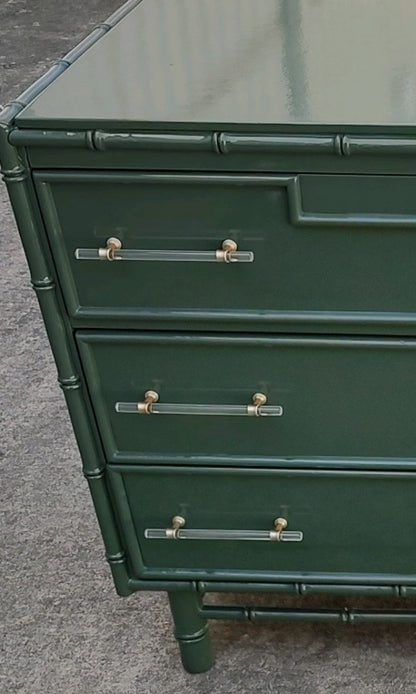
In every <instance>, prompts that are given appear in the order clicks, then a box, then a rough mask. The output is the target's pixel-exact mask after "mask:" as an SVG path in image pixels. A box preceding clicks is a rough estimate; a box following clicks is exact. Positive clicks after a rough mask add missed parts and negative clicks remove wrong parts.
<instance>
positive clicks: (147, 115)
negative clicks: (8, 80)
mask: <svg viewBox="0 0 416 694" xmlns="http://www.w3.org/2000/svg"><path fill="white" fill-rule="evenodd" d="M415 29H416V7H415V4H414V3H413V2H412V0H367V2H362V1H361V0H349V2H345V1H344V0H320V2H312V1H311V0H257V2H253V1H252V0H227V1H226V2H221V1H219V0H158V1H157V2H152V1H151V0H144V1H143V2H142V3H141V4H140V5H139V6H138V7H137V8H136V9H134V10H132V11H131V12H130V13H129V14H128V15H127V17H126V18H125V19H124V20H122V21H121V22H120V23H119V24H118V25H117V26H116V27H115V28H114V29H112V30H111V31H110V32H108V34H107V35H106V36H104V37H103V38H101V39H100V41H98V42H97V43H96V44H95V45H94V46H92V48H90V49H89V50H88V51H87V52H86V53H85V54H84V55H82V56H81V57H80V58H79V59H78V60H77V61H76V62H75V63H74V64H73V65H72V66H71V67H70V68H68V70H66V71H65V73H64V74H63V75H62V76H61V77H60V78H59V79H58V80H57V81H56V82H55V83H54V84H52V85H51V86H50V87H49V88H48V89H47V90H46V91H45V92H44V93H43V94H42V95H41V96H40V97H38V98H37V99H36V100H35V101H34V103H33V104H31V105H30V106H29V107H27V108H26V109H25V110H24V111H23V112H22V114H21V115H20V116H19V117H18V123H19V124H25V125H30V126H42V124H45V123H47V122H50V123H56V124H59V125H63V126H64V127H66V124H71V123H73V122H75V121H83V122H84V123H90V122H93V123H94V124H96V123H97V122H107V123H109V122H111V121H113V124H114V123H116V122H118V123H125V124H143V123H144V124H151V125H152V127H160V124H161V123H162V122H172V123H178V124H180V125H182V126H183V127H187V126H192V125H193V124H195V123H212V122H216V123H228V124H230V127H233V128H236V127H237V128H238V127H239V126H240V127H241V124H245V123H251V124H253V123H254V124H256V125H259V124H260V125H262V124H273V125H274V124H277V125H279V124H293V125H295V126H296V125H297V124H305V123H306V124H315V123H318V124H320V123H351V124H356V123H359V124H382V125H385V126H391V125H408V124H411V125H413V124H414V122H415V117H416V105H415V101H414V97H413V93H414V85H415V80H416V68H415V61H414V35H415ZM155 123H158V124H159V125H155Z"/></svg>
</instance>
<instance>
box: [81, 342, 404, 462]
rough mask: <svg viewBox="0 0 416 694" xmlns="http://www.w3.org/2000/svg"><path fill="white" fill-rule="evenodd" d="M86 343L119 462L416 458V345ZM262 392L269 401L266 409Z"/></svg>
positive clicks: (99, 409) (94, 392)
mask: <svg viewBox="0 0 416 694" xmlns="http://www.w3.org/2000/svg"><path fill="white" fill-rule="evenodd" d="M77 340H78V345H79V349H80V355H81V359H82V362H83V365H84V370H85V376H86V382H87V386H88V389H89V392H90V395H91V398H92V403H93V406H94V409H95V412H96V416H97V420H98V425H99V428H100V431H101V436H102V439H103V442H104V446H105V452H106V455H107V458H108V459H109V460H111V461H119V462H122V461H138V462H139V461H140V462H146V461H152V460H154V461H155V462H157V461H159V460H163V461H167V462H169V461H171V460H173V459H176V461H179V462H180V461H187V462H189V463H192V464H194V463H195V462H200V463H203V464H205V463H206V462H207V461H208V462H209V461H210V460H211V461H213V462H215V464H217V463H218V462H222V463H223V464H227V463H228V464H233V462H232V461H234V462H235V464H244V463H245V464H248V465H265V464H270V465H273V464H277V463H279V464H281V463H282V461H288V460H289V459H290V461H291V463H292V462H293V464H296V462H298V463H299V461H301V462H305V460H307V461H309V462H310V463H316V464H317V465H319V464H320V463H324V462H325V460H330V461H331V465H332V464H333V463H334V459H336V458H338V459H339V460H340V461H341V462H342V460H347V459H353V461H352V464H355V465H358V466H359V465H360V464H361V463H363V462H364V463H365V462H367V463H369V464H372V463H374V464H378V463H379V461H384V464H387V465H390V464H394V463H397V462H399V463H400V462H401V463H403V464H404V465H406V464H414V463H415V462H416V461H415V453H416V429H415V413H416V369H415V363H416V359H415V357H416V340H412V339H407V340H403V339H402V340H399V339H390V340H387V339H383V338H375V339H360V338H355V339H353V338H351V339H344V338H336V337H332V338H292V337H282V336H281V337H265V336H261V335H253V336H228V335H227V336H225V335H221V334H219V335H214V334H211V335H210V334H206V335H201V334H195V333H194V334H192V333H188V334H177V335H172V334H169V333H142V334H139V333H134V332H127V331H126V332H117V331H108V332H104V331H103V332H99V331H90V332H86V331H79V332H78V334H77ZM148 391H154V392H155V393H157V394H158V396H159V400H158V402H157V403H153V404H152V403H151V402H150V401H148V402H147V403H146V400H148V398H146V397H145V393H147V392H148ZM256 393H263V394H264V395H266V397H267V402H266V406H265V408H264V409H263V408H262V407H260V412H259V411H258V410H257V411H256V410H255V407H254V408H253V400H252V398H253V395H254V394H256ZM230 406H231V408H232V409H231V410H230V409H229V407H230ZM250 406H251V407H250ZM279 407H281V408H282V411H280V410H279V409H278V408H279ZM234 408H237V411H235V409H234ZM270 408H271V409H270ZM146 410H147V413H146ZM256 414H260V415H266V414H269V415H271V416H255V415H256ZM235 415H237V416H235Z"/></svg>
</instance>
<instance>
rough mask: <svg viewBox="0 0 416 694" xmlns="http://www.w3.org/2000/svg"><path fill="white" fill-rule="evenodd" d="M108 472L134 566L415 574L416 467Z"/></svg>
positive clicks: (149, 572)
mask: <svg viewBox="0 0 416 694" xmlns="http://www.w3.org/2000/svg"><path fill="white" fill-rule="evenodd" d="M109 479H110V484H111V489H112V495H113V499H114V503H115V508H116V513H117V516H118V519H119V522H120V526H121V529H122V533H123V536H124V541H125V544H126V548H127V553H128V556H129V561H130V563H131V565H132V569H133V573H134V574H135V575H136V576H142V577H147V578H160V577H164V578H168V577H169V576H170V577H172V578H184V579H185V578H203V579H209V578H214V577H215V578H220V577H222V578H227V577H229V578H232V577H235V576H236V574H238V575H240V577H243V576H246V577H247V578H250V579H256V578H257V579H258V580H263V579H265V578H266V577H268V578H269V579H278V578H279V576H280V577H282V578H283V579H286V580H289V578H291V577H293V580H300V581H303V580H305V579H306V578H307V577H309V578H311V577H312V578H313V577H314V576H315V577H316V578H318V577H319V578H322V577H324V578H325V576H324V574H325V575H327V574H328V575H329V574H346V573H347V574H349V576H350V578H351V577H352V575H353V574H356V575H357V577H358V575H359V576H361V577H362V576H363V574H365V575H367V576H368V574H373V575H375V574H377V575H380V574H383V576H384V579H383V580H385V581H387V582H388V581H391V582H394V580H395V576H397V577H401V578H402V579H403V576H404V575H407V576H408V577H411V576H412V575H413V578H414V580H415V581H416V503H415V502H416V474H411V473H391V474H390V473H383V472H366V471H363V472H345V471H325V470H321V471H304V470H290V471H288V470H258V469H257V470H253V469H237V468H236V469H230V468H217V469H216V468H198V469H195V468H189V467H187V468H179V467H178V468H173V467H155V466H151V467H150V466H133V465H132V466H127V465H114V466H111V468H110V472H109ZM175 516H179V517H180V518H182V519H183V520H184V525H182V526H181V523H180V522H179V520H178V522H176V523H174V522H172V519H173V518H174V517H175ZM277 518H281V519H284V520H285V521H287V527H286V528H284V523H283V522H281V523H280V525H278V526H277V529H276V527H275V525H274V521H275V519H277ZM175 526H176V527H175ZM330 578H331V576H329V579H328V580H330ZM347 579H348V577H347Z"/></svg>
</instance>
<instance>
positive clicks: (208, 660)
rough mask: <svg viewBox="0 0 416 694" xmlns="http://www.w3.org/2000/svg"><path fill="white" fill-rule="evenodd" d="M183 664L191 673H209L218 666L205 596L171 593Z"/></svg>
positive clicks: (176, 632)
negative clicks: (209, 629)
mask: <svg viewBox="0 0 416 694" xmlns="http://www.w3.org/2000/svg"><path fill="white" fill-rule="evenodd" d="M168 596H169V602H170V609H171V612H172V617H173V622H174V625H175V637H176V640H177V642H178V644H179V649H180V653H181V658H182V664H183V666H184V668H185V670H187V672H191V673H194V674H196V673H199V672H205V671H206V670H209V668H210V667H211V666H212V664H213V662H214V655H213V650H212V644H211V638H210V635H209V631H208V620H207V618H206V617H205V616H204V614H203V612H202V596H201V595H200V594H199V593H197V592H196V591H193V590H180V591H171V592H168Z"/></svg>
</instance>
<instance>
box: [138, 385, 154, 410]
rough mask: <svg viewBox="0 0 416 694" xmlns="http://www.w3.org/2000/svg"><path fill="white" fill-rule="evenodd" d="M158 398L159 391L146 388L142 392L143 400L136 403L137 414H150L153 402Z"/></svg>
mask: <svg viewBox="0 0 416 694" xmlns="http://www.w3.org/2000/svg"><path fill="white" fill-rule="evenodd" d="M158 400H159V393H156V391H155V390H146V392H145V394H144V401H143V402H138V403H137V410H138V412H139V414H152V405H153V403H155V402H157V401H158Z"/></svg>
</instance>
